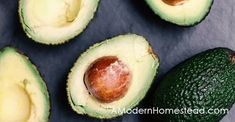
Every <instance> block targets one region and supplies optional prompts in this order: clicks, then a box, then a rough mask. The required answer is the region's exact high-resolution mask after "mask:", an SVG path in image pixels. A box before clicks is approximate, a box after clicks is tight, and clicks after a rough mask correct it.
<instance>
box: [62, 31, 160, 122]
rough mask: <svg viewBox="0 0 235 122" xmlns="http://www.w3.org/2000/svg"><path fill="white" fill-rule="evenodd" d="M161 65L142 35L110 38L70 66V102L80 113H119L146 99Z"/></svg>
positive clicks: (68, 93)
mask: <svg viewBox="0 0 235 122" xmlns="http://www.w3.org/2000/svg"><path fill="white" fill-rule="evenodd" d="M158 66H159V60H158V57H157V56H156V55H155V54H154V52H153V50H152V48H151V47H150V45H149V43H148V42H147V41H146V39H145V38H143V37H142V36H139V35H135V34H127V35H120V36H117V37H114V38H111V39H107V40H105V41H103V42H101V43H98V44H95V45H93V46H92V47H90V48H89V49H88V50H87V51H86V52H84V53H83V54H82V55H81V56H80V57H79V58H78V60H77V62H76V63H75V65H74V67H73V68H72V69H71V72H70V74H69V76H68V83H67V95H68V99H69V103H70V105H71V106H72V109H73V110H74V111H76V112H77V113H78V114H87V115H89V116H92V117H96V118H106V119H107V118H113V117H117V116H120V115H122V114H124V112H123V111H122V110H129V109H131V108H133V107H135V106H136V105H137V104H138V103H139V102H140V101H141V100H142V99H143V98H144V96H145V95H146V92H147V91H148V89H149V87H150V86H151V84H152V82H153V79H154V76H155V75H156V72H157V68H158ZM121 111H122V112H121Z"/></svg>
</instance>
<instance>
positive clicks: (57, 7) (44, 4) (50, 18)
mask: <svg viewBox="0 0 235 122" xmlns="http://www.w3.org/2000/svg"><path fill="white" fill-rule="evenodd" d="M33 2H34V5H33V8H32V11H33V13H32V14H33V16H34V18H35V19H36V21H37V22H38V23H37V25H35V26H53V27H61V26H66V25H68V24H70V23H72V22H73V21H74V20H75V19H76V17H77V16H78V13H79V11H80V6H81V0H59V1H58V0H38V1H37V0H34V1H33Z"/></svg>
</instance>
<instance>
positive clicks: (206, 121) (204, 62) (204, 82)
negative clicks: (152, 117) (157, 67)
mask: <svg viewBox="0 0 235 122" xmlns="http://www.w3.org/2000/svg"><path fill="white" fill-rule="evenodd" d="M234 86H235V52H233V51H232V50H230V49H227V48H215V49H210V50H207V51H205V52H202V53H200V54H198V55H196V56H194V57H192V58H190V59H188V60H186V61H185V62H183V63H181V64H179V65H178V66H176V67H175V68H173V69H172V70H171V71H169V72H168V73H167V74H166V76H165V77H163V79H162V80H161V82H160V83H159V85H158V86H157V89H156V92H155V95H154V106H155V107H158V108H162V109H167V108H168V109H173V110H175V109H179V110H181V109H184V108H186V109H187V110H189V109H191V110H194V112H195V113H193V112H191V114H189V113H187V112H185V113H181V114H169V113H168V114H156V117H157V119H158V120H157V121H164V122H175V121H178V122H191V121H193V122H218V121H219V120H220V119H222V117H223V116H224V115H225V114H226V110H229V109H230V108H231V107H232V105H233V104H234V102H235V94H234V92H235V89H234ZM208 110H210V111H208ZM221 110H225V111H221ZM197 111H199V112H197ZM203 111H204V112H203ZM182 112H184V111H182ZM200 112H202V113H200ZM208 112H210V113H208ZM213 112H214V113H213ZM216 112H217V113H216ZM179 113H180V112H179ZM197 113H198V114H197Z"/></svg>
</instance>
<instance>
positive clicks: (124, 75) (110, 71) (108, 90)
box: [84, 56, 131, 103]
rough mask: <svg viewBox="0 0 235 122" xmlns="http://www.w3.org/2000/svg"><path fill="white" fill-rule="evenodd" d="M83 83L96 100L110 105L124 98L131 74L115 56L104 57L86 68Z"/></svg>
mask: <svg viewBox="0 0 235 122" xmlns="http://www.w3.org/2000/svg"><path fill="white" fill-rule="evenodd" d="M84 82H85V85H86V87H87V89H88V91H89V93H91V94H92V95H93V96H94V97H95V98H96V99H97V100H99V101H101V102H105V103H110V102H113V101H116V100H118V99H120V98H122V97H124V96H125V94H126V92H127V90H128V88H129V85H130V82H131V72H130V69H129V67H128V66H127V65H126V64H124V63H123V62H122V61H121V60H119V59H118V58H117V57H116V56H105V57H101V58H98V59H97V60H95V61H94V62H93V63H92V64H91V65H90V66H89V67H88V69H87V71H86V73H85V79H84Z"/></svg>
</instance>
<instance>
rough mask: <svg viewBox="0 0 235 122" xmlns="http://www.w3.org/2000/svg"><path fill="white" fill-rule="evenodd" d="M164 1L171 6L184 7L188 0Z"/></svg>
mask: <svg viewBox="0 0 235 122" xmlns="http://www.w3.org/2000/svg"><path fill="white" fill-rule="evenodd" d="M162 1H163V2H164V3H166V4H168V5H170V6H179V5H183V4H184V3H185V2H186V1H187V0H162Z"/></svg>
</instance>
